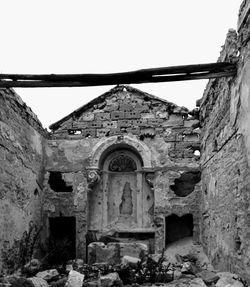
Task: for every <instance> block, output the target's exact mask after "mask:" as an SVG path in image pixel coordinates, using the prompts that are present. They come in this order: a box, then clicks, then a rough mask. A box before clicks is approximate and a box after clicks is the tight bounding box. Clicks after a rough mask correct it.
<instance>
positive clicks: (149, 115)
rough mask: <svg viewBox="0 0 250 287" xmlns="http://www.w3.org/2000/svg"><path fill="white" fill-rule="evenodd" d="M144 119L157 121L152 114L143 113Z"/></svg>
mask: <svg viewBox="0 0 250 287" xmlns="http://www.w3.org/2000/svg"><path fill="white" fill-rule="evenodd" d="M141 118H142V119H155V115H154V114H152V113H141Z"/></svg>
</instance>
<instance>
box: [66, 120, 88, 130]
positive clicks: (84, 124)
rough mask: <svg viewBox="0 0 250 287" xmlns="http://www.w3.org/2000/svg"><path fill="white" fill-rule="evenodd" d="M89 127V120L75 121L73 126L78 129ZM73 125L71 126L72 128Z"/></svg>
mask: <svg viewBox="0 0 250 287" xmlns="http://www.w3.org/2000/svg"><path fill="white" fill-rule="evenodd" d="M88 127H89V122H84V121H80V122H74V123H72V128H76V129H86V128H88ZM70 128H71V127H69V129H70Z"/></svg>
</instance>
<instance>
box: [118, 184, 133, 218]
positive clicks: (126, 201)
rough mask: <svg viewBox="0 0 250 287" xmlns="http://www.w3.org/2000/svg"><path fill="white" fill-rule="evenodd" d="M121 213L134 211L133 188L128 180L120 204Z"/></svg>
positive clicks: (130, 213) (129, 213)
mask: <svg viewBox="0 0 250 287" xmlns="http://www.w3.org/2000/svg"><path fill="white" fill-rule="evenodd" d="M119 209H120V214H121V215H132V213H133V202H132V189H131V188H130V183H129V182H126V183H125V185H124V188H123V193H122V202H121V204H120V206H119Z"/></svg>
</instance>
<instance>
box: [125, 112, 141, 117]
mask: <svg viewBox="0 0 250 287" xmlns="http://www.w3.org/2000/svg"><path fill="white" fill-rule="evenodd" d="M124 117H125V119H139V118H140V112H139V111H137V110H134V111H131V112H125V113H124Z"/></svg>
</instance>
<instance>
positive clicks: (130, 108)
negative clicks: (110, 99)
mask: <svg viewBox="0 0 250 287" xmlns="http://www.w3.org/2000/svg"><path fill="white" fill-rule="evenodd" d="M120 110H121V111H124V112H131V111H133V110H134V107H133V106H132V105H131V104H124V103H120Z"/></svg>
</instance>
